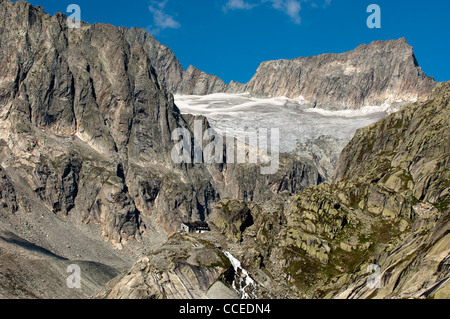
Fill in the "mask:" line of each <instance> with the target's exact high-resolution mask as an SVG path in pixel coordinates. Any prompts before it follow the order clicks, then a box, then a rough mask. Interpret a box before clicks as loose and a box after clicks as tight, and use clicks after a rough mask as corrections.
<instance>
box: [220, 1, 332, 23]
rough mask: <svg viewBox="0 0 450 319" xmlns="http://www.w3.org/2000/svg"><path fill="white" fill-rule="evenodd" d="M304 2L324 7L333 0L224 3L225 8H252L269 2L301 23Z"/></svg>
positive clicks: (295, 21) (293, 20)
mask: <svg viewBox="0 0 450 319" xmlns="http://www.w3.org/2000/svg"><path fill="white" fill-rule="evenodd" d="M302 2H310V4H311V6H313V7H318V6H319V3H321V4H322V5H323V7H327V6H329V5H330V4H331V0H258V1H256V2H253V3H252V2H250V1H248V0H228V2H227V3H226V4H225V5H224V7H223V8H224V10H225V11H226V10H250V9H253V8H255V7H258V6H260V5H263V4H269V5H271V7H272V8H273V9H275V10H279V11H282V12H284V13H285V14H286V15H288V16H289V17H290V18H291V20H292V22H294V23H295V24H300V23H301V16H300V12H301V10H302Z"/></svg>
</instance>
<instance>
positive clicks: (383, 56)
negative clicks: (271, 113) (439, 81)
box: [244, 38, 436, 109]
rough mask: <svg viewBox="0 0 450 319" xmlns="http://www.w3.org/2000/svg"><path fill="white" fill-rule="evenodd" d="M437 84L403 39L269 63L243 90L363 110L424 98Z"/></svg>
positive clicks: (323, 106) (259, 70)
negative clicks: (363, 107)
mask: <svg viewBox="0 0 450 319" xmlns="http://www.w3.org/2000/svg"><path fill="white" fill-rule="evenodd" d="M435 84H436V83H435V81H434V80H433V79H432V78H429V77H427V76H426V75H425V74H424V72H423V71H422V69H421V68H420V67H419V65H418V63H417V60H416V58H415V56H414V53H413V48H412V47H411V46H410V45H409V44H408V43H407V42H406V40H405V39H404V38H401V39H399V40H389V41H375V42H372V43H370V44H369V45H366V44H363V45H361V46H359V47H357V48H356V49H354V50H352V51H349V52H346V53H342V54H322V55H319V56H316V57H300V58H297V59H294V60H276V61H268V62H264V63H262V64H261V66H260V67H259V68H258V70H257V71H256V74H255V76H254V77H253V78H252V79H251V80H250V81H249V82H248V83H247V84H246V85H245V88H244V90H245V91H246V92H250V93H252V94H254V95H256V96H263V97H276V96H287V97H290V98H297V97H299V96H303V97H304V98H305V99H306V100H309V101H311V102H313V103H315V105H316V106H317V107H321V108H326V109H358V108H360V107H362V106H367V105H382V104H384V103H388V104H392V103H394V102H396V101H397V100H403V101H411V100H417V99H424V98H426V97H427V96H428V95H429V94H430V93H431V91H432V89H433V87H434V86H435Z"/></svg>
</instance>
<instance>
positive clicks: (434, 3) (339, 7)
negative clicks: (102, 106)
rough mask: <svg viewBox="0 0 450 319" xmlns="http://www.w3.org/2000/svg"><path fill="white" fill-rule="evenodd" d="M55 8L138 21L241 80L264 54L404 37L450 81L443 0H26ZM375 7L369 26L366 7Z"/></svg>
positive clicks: (449, 4) (104, 19)
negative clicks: (374, 22)
mask: <svg viewBox="0 0 450 319" xmlns="http://www.w3.org/2000/svg"><path fill="white" fill-rule="evenodd" d="M28 2H30V3H31V4H33V5H41V6H42V7H44V9H45V10H46V11H47V12H48V13H50V14H54V13H55V12H57V11H61V12H66V9H67V6H68V5H69V4H72V3H75V4H78V5H79V6H80V7H81V19H82V20H84V21H87V22H89V23H94V22H100V23H110V24H113V25H116V26H125V27H132V26H135V27H140V28H146V29H147V30H149V31H150V32H151V33H152V34H153V35H154V36H155V37H156V38H157V39H158V40H159V41H160V42H161V43H162V44H165V45H167V46H169V47H170V48H171V49H172V51H174V53H175V55H176V56H177V58H178V59H179V60H180V62H181V63H182V65H183V67H184V68H185V69H186V68H187V67H188V66H189V65H190V64H192V65H194V66H195V67H197V68H199V69H201V70H202V71H205V72H208V73H211V74H215V75H218V76H219V77H221V78H222V79H223V80H224V81H226V82H229V81H230V80H235V81H239V82H243V83H245V82H247V81H248V80H250V78H251V77H252V76H253V74H254V73H255V71H256V69H257V68H258V66H259V64H260V63H261V62H262V61H266V60H273V59H293V58H296V57H299V56H310V55H317V54H321V53H330V52H333V53H340V52H345V51H349V50H352V49H354V48H355V47H357V46H358V45H360V44H361V43H370V42H371V41H375V40H387V39H398V38H400V37H405V38H406V40H407V41H408V43H409V44H411V45H412V46H413V47H414V51H415V54H416V57H417V60H418V62H419V64H420V65H421V67H422V68H423V70H424V71H425V73H426V74H427V75H429V76H432V77H434V78H435V79H436V80H438V81H449V80H450V41H449V40H450V31H449V30H450V27H449V24H448V21H449V20H450V1H448V0H427V1H419V0H129V1H119V0H109V1H92V0H89V1H88V0H29V1H28ZM370 4H378V5H379V6H380V8H381V28H380V29H369V28H368V27H367V24H366V21H367V18H368V17H369V15H370V13H367V7H368V6H369V5H370Z"/></svg>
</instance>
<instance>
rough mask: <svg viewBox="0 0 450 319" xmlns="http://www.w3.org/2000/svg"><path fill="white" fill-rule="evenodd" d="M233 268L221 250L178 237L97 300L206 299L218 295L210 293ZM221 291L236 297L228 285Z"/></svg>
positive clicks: (122, 276) (120, 278)
mask: <svg viewBox="0 0 450 319" xmlns="http://www.w3.org/2000/svg"><path fill="white" fill-rule="evenodd" d="M229 267H230V263H229V261H228V259H227V258H226V257H225V256H224V255H223V253H222V252H221V251H220V250H219V249H218V248H215V247H212V246H210V245H209V244H208V243H206V244H205V242H202V241H201V240H199V239H195V238H193V237H189V236H183V235H180V234H178V235H176V236H174V237H172V238H171V239H170V240H169V241H168V242H167V243H166V244H164V246H163V247H162V248H161V249H160V250H158V251H154V252H153V253H151V254H150V255H149V256H148V257H144V258H142V259H141V260H139V261H138V262H137V263H136V264H135V265H134V266H133V267H132V268H131V270H130V271H128V272H127V273H125V274H123V275H121V276H118V277H117V278H115V279H114V280H113V281H111V282H110V283H109V284H108V285H106V286H105V287H104V288H103V289H102V290H101V291H100V292H99V293H98V294H97V296H96V297H97V298H107V299H206V298H207V296H208V295H211V293H212V294H213V295H215V294H216V293H217V291H215V292H209V290H210V288H212V287H213V284H214V283H215V282H216V281H217V280H218V279H219V277H220V275H221V274H222V273H224V272H225V271H226V270H227V269H228V268H229ZM215 288H216V289H217V288H218V287H217V286H216V287H215ZM219 290H221V291H222V293H225V294H228V295H230V294H232V292H231V291H228V293H227V290H229V288H227V287H226V286H222V287H219ZM224 290H225V291H224ZM208 292H209V294H208Z"/></svg>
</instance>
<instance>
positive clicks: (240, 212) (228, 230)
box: [209, 200, 253, 242]
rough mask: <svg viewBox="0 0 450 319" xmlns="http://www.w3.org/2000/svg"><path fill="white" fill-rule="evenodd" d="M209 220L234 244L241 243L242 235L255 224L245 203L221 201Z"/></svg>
mask: <svg viewBox="0 0 450 319" xmlns="http://www.w3.org/2000/svg"><path fill="white" fill-rule="evenodd" d="M209 220H210V221H211V222H212V223H213V224H214V225H215V226H216V227H217V228H218V229H219V230H220V231H222V232H223V233H224V235H225V236H226V237H227V238H228V240H230V241H233V242H240V241H241V240H242V233H243V232H244V231H245V229H246V228H247V227H249V226H251V225H252V223H253V220H252V215H251V214H250V209H249V208H248V207H247V205H246V204H245V202H243V201H233V200H222V201H220V202H219V203H218V204H217V205H216V207H215V208H214V210H213V212H212V214H211V216H210V217H209Z"/></svg>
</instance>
